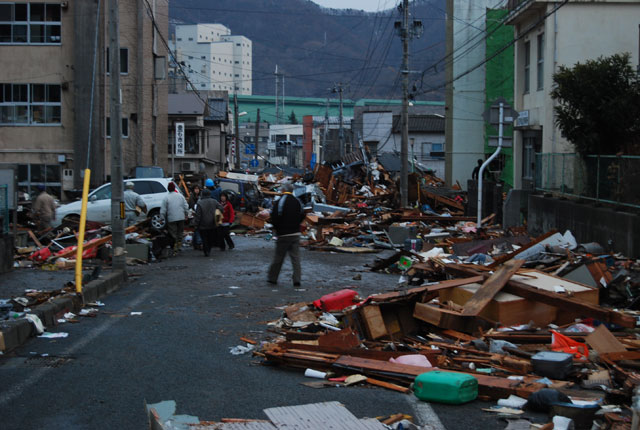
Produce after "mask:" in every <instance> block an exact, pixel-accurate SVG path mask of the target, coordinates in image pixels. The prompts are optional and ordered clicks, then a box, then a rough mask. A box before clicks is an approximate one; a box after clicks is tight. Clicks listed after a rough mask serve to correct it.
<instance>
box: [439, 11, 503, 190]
mask: <svg viewBox="0 0 640 430" xmlns="http://www.w3.org/2000/svg"><path fill="white" fill-rule="evenodd" d="M504 4H505V0H474V1H469V0H447V16H448V17H455V18H454V19H447V20H446V44H447V54H448V57H447V60H446V61H445V63H444V65H445V76H446V82H447V87H446V102H445V104H446V106H447V110H446V114H445V116H446V133H445V135H446V140H447V142H446V145H445V165H446V168H445V179H446V182H447V184H449V185H452V184H455V183H456V182H460V184H461V185H462V186H463V187H465V188H466V185H467V180H468V179H471V173H472V172H473V169H474V167H475V166H476V162H477V160H478V159H480V158H484V127H485V125H484V121H483V119H482V114H483V112H484V111H485V109H486V106H485V67H484V62H485V60H486V49H485V47H486V43H485V37H486V14H487V8H490V9H495V8H499V7H501V6H504Z"/></svg>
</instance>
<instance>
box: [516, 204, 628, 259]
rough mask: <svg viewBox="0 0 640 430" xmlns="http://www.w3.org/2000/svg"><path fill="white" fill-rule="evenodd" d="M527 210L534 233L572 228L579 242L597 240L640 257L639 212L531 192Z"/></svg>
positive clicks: (607, 246) (603, 245)
mask: <svg viewBox="0 0 640 430" xmlns="http://www.w3.org/2000/svg"><path fill="white" fill-rule="evenodd" d="M528 214H529V218H528V220H527V226H528V229H529V233H530V234H532V235H540V234H542V233H545V232H547V231H549V230H551V229H553V228H555V229H557V230H558V231H560V232H561V233H564V231H565V230H571V233H573V235H574V236H575V238H576V239H577V241H578V243H588V242H598V243H599V244H600V245H602V247H603V248H604V249H605V250H609V249H611V250H613V251H614V252H622V253H623V254H624V255H625V256H627V257H631V258H640V241H638V240H637V238H638V237H640V216H639V215H636V214H631V213H627V212H618V211H614V210H612V209H608V208H601V207H600V208H599V207H595V206H593V205H591V204H581V203H576V202H574V201H570V200H561V199H556V198H551V197H543V196H540V195H530V196H529V211H528ZM634 239H636V240H634Z"/></svg>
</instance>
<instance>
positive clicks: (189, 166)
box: [181, 161, 198, 172]
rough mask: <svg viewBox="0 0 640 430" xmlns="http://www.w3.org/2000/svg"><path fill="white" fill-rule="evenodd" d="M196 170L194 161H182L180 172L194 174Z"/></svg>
mask: <svg viewBox="0 0 640 430" xmlns="http://www.w3.org/2000/svg"><path fill="white" fill-rule="evenodd" d="M197 169H198V166H197V163H196V162H194V161H183V162H182V168H181V170H182V171H183V172H195V171H196V170H197Z"/></svg>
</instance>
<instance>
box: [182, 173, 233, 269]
mask: <svg viewBox="0 0 640 430" xmlns="http://www.w3.org/2000/svg"><path fill="white" fill-rule="evenodd" d="M216 197H217V198H216ZM189 201H190V206H191V209H193V210H194V211H195V215H194V218H193V228H194V238H193V243H194V246H196V247H198V246H200V245H201V246H202V251H203V252H204V255H205V256H206V257H208V256H209V255H210V253H211V249H212V248H213V247H215V246H218V247H219V248H220V250H222V251H224V250H225V249H226V248H227V247H228V248H229V249H233V248H235V244H234V243H233V240H232V239H231V224H232V223H233V220H234V219H235V211H234V210H233V205H232V204H231V202H230V201H229V195H228V194H227V193H226V192H225V191H222V189H220V187H216V186H215V184H214V182H213V180H211V179H207V181H206V182H205V188H204V190H202V191H200V187H199V186H197V185H196V186H195V187H194V189H193V192H192V194H191V196H190V199H189ZM200 242H201V243H200Z"/></svg>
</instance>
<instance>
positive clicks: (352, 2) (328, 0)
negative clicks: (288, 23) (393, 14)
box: [313, 0, 396, 12]
mask: <svg viewBox="0 0 640 430" xmlns="http://www.w3.org/2000/svg"><path fill="white" fill-rule="evenodd" d="M313 1H314V2H315V3H317V4H319V5H320V6H324V7H331V8H334V9H362V10H366V11H369V12H375V11H377V10H385V9H390V8H392V7H395V5H396V0H313Z"/></svg>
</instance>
